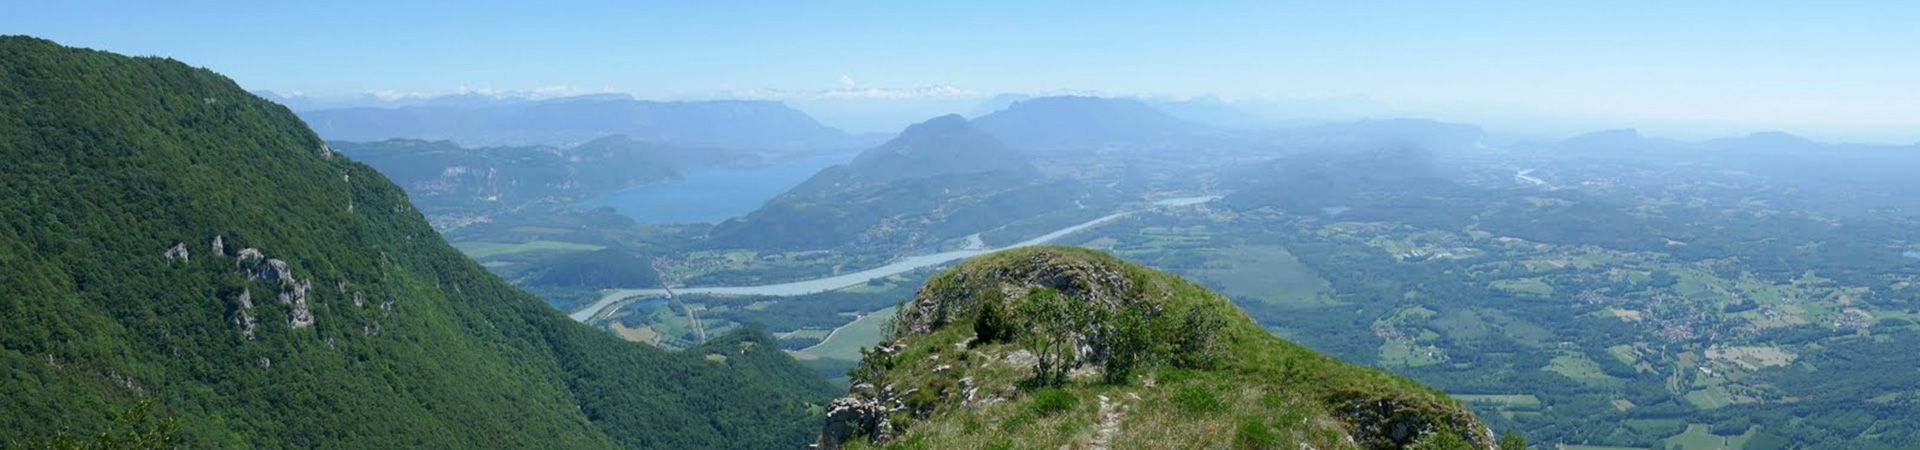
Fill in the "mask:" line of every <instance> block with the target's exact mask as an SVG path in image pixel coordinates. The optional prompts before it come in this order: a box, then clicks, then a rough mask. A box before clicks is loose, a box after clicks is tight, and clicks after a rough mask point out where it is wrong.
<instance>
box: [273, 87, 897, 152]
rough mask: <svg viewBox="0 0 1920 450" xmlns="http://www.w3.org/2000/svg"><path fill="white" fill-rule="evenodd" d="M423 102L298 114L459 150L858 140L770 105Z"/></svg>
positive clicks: (314, 123) (363, 137)
mask: <svg viewBox="0 0 1920 450" xmlns="http://www.w3.org/2000/svg"><path fill="white" fill-rule="evenodd" d="M459 100H460V99H458V98H454V99H449V100H447V101H440V102H427V103H422V104H416V105H409V106H400V107H391V108H389V107H353V108H340V109H317V110H308V111H302V112H300V113H299V114H300V117H301V119H304V120H305V121H306V122H307V124H308V125H309V126H311V127H312V128H313V129H314V131H315V132H318V133H320V136H321V137H324V138H326V139H328V140H337V141H378V140H386V139H422V140H448V141H453V142H457V143H460V144H462V145H489V146H492V145H574V144H578V143H582V142H586V141H589V140H593V139H597V138H601V137H605V136H609V135H625V136H628V137H631V138H633V139H636V140H642V141H649V142H657V143H662V144H668V145H674V146H681V147H710V148H721V149H728V150H741V151H752V152H770V153H772V152H795V151H807V150H831V149H849V148H858V147H860V146H861V145H862V144H863V142H870V141H863V140H862V139H860V138H857V137H854V136H851V135H848V134H847V133H845V132H842V131H840V130H837V129H833V128H831V127H827V126H825V125H821V124H820V123H819V122H816V121H814V120H813V118H812V117H808V116H807V115H806V114H805V113H802V112H800V111H798V110H795V109H793V108H790V107H787V106H786V105H783V104H781V103H779V102H770V101H735V100H724V101H694V102H657V101H646V100H635V99H633V98H631V97H627V96H624V95H592V96H581V97H569V98H559V99H551V100H537V101H536V100H511V99H509V100H505V101H483V100H481V99H471V100H473V101H459Z"/></svg>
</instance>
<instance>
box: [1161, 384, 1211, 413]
mask: <svg viewBox="0 0 1920 450" xmlns="http://www.w3.org/2000/svg"><path fill="white" fill-rule="evenodd" d="M1173 404H1174V406H1177V407H1179V408H1180V411H1182V412H1186V413H1189V414H1206V413H1213V412H1218V411H1220V409H1221V407H1222V406H1223V405H1221V404H1220V399H1219V398H1217V397H1214V395H1213V391H1209V390H1207V388H1204V387H1200V386H1181V387H1180V389H1179V390H1177V391H1174V392H1173Z"/></svg>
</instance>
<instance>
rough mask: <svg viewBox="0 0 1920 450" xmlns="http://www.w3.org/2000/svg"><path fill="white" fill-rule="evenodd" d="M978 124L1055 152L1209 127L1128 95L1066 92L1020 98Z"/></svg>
mask: <svg viewBox="0 0 1920 450" xmlns="http://www.w3.org/2000/svg"><path fill="white" fill-rule="evenodd" d="M974 126H977V127H979V128H980V129H981V130H983V131H986V132H987V133H989V134H992V135H994V136H995V137H998V138H1000V139H1001V140H1003V141H1006V143H1007V144H1008V145H1011V146H1013V147H1014V148H1018V149H1021V150H1026V151H1032V152H1040V153H1051V152H1062V151H1069V152H1070V151H1075V150H1089V149H1096V148H1100V147H1104V146H1110V145H1138V144H1140V143H1143V142H1151V141H1158V140H1169V139H1176V138H1185V137H1192V136H1194V135H1197V134H1202V133H1206V132H1207V131H1208V128H1207V127H1205V126H1202V125H1199V124H1195V123H1192V122H1188V121H1184V120H1180V119H1178V118H1174V117H1173V116H1171V115H1168V114H1167V113H1165V112H1163V111H1161V110H1158V109H1154V107H1153V106H1150V105H1147V104H1146V103H1145V102H1141V101H1139V100H1134V99H1127V98H1103V97H1081V96H1060V97H1041V98H1034V99H1027V100H1021V101H1018V102H1014V103H1013V104H1012V105H1010V106H1008V107H1007V108H1006V109H1002V110H999V111H995V112H993V113H991V114H987V115H985V116H980V117H979V118H976V119H974Z"/></svg>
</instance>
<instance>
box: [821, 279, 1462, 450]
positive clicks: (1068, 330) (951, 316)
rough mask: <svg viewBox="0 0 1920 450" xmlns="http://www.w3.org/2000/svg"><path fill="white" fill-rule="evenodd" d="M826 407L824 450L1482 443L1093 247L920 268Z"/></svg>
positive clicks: (1424, 404)
mask: <svg viewBox="0 0 1920 450" xmlns="http://www.w3.org/2000/svg"><path fill="white" fill-rule="evenodd" d="M852 377H853V379H852V386H853V387H852V391H851V393H850V394H849V395H848V396H847V397H844V398H841V399H838V400H835V401H834V402H833V404H832V406H831V407H830V409H829V410H828V413H827V414H828V418H827V423H826V426H825V427H824V428H823V430H822V433H821V439H820V444H821V447H822V448H827V449H835V448H880V447H883V446H884V447H885V448H1099V449H1105V448H1255V449H1282V448H1284V449H1297V448H1320V449H1331V448H1367V449H1387V448H1491V447H1493V445H1494V439H1493V436H1492V434H1491V432H1490V431H1489V430H1488V429H1487V427H1486V426H1485V425H1483V424H1481V423H1480V421H1479V419H1477V418H1476V417H1475V416H1474V415H1473V413H1471V412H1469V411H1468V410H1467V409H1466V408H1465V407H1464V406H1462V405H1460V404H1459V403H1458V402H1455V401H1454V400H1452V399H1450V398H1448V397H1447V396H1446V394H1443V393H1441V392H1439V391H1435V390H1433V389H1429V388H1426V387H1423V386H1420V385H1419V384H1416V383H1414V382H1412V381H1409V380H1406V379H1404V378H1399V377H1396V376H1392V375H1389V374H1387V373H1385V372H1381V371H1378V370H1373V369H1369V368H1364V367H1361V366H1355V365H1351V364H1347V363H1343V362H1340V361H1337V360H1334V359H1332V358H1329V357H1326V356H1323V355H1320V354H1318V353H1315V352H1313V351H1312V350H1308V349H1306V348H1305V347H1301V346H1298V345H1295V344H1293V343H1290V342H1287V341H1284V340H1281V339H1280V338H1278V337H1275V336H1274V335H1273V334H1271V333H1269V332H1267V331H1266V330H1265V329H1263V328H1261V327H1260V326H1259V325H1257V324H1255V323H1254V321H1253V320H1251V319H1249V318H1248V317H1247V315H1246V313H1244V312H1242V311H1241V310H1240V309H1238V308H1236V307H1235V306H1234V305H1233V303H1231V302H1230V301H1229V300H1228V299H1227V298H1226V297H1224V296H1222V295H1220V294H1216V293H1213V292H1212V291H1209V290H1207V289H1206V288H1204V287H1201V286H1200V285H1198V284H1195V283H1193V282H1190V281H1187V280H1185V279H1182V278H1180V277H1176V276H1173V275H1169V274H1166V273H1163V272H1159V271H1155V270H1152V269H1148V268H1145V267H1142V266H1139V265H1136V264H1133V263H1129V262H1125V261H1122V260H1120V259H1118V258H1114V257H1112V256H1107V255H1105V254H1102V253H1099V252H1097V251H1093V250H1087V249H1080V248H1069V247H1033V248H1024V249H1018V250H1009V251H1004V252H999V253H995V254H991V255H987V256H982V257H979V258H975V259H973V260H970V261H967V262H965V263H962V264H961V265H960V266H958V267H956V268H953V269H951V270H948V271H945V272H942V273H940V274H939V275H935V276H934V277H933V278H932V279H930V280H928V281H927V284H926V285H925V286H924V287H922V288H921V289H920V291H919V292H918V293H917V294H916V295H915V296H914V299H913V301H912V302H910V303H908V304H906V305H904V306H903V307H902V308H901V310H900V313H899V315H898V316H897V317H896V318H895V322H894V323H893V328H892V333H891V336H890V338H889V340H888V341H886V342H882V343H881V344H880V346H879V347H877V348H875V349H874V350H873V351H870V352H866V354H865V358H864V359H863V360H862V361H861V363H860V365H859V366H857V367H856V368H855V369H854V370H853V372H852Z"/></svg>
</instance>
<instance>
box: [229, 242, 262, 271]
mask: <svg viewBox="0 0 1920 450" xmlns="http://www.w3.org/2000/svg"><path fill="white" fill-rule="evenodd" d="M266 257H267V255H266V254H264V253H260V249H257V248H252V247H248V248H243V249H240V252H239V253H234V254H233V265H234V267H243V266H246V265H247V264H252V263H254V262H257V261H260V260H262V259H266ZM247 277H248V278H252V277H253V276H252V275H251V274H249V275H248V276H247Z"/></svg>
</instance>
